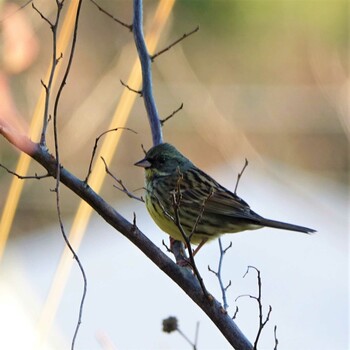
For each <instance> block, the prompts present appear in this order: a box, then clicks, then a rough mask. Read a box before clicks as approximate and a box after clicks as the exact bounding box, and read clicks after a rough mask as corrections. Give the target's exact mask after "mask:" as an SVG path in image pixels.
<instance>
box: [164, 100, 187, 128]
mask: <svg viewBox="0 0 350 350" xmlns="http://www.w3.org/2000/svg"><path fill="white" fill-rule="evenodd" d="M183 106H184V104H183V103H181V106H180V107H179V108H178V109H175V111H173V112H172V113H171V114H170V115H168V116H167V117H166V118H164V119H161V120H160V124H161V125H162V126H164V124H165V122H167V121H168V120H169V119H170V118H172V117H173V116H174V115H175V114H176V113H177V112H179V111H180V110H181V109H182V108H183Z"/></svg>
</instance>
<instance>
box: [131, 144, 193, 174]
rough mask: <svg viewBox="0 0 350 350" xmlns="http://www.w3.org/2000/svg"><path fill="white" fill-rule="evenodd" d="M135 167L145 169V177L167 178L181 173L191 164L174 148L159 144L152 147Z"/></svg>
mask: <svg viewBox="0 0 350 350" xmlns="http://www.w3.org/2000/svg"><path fill="white" fill-rule="evenodd" d="M135 165H136V166H140V167H143V168H145V171H146V176H147V177H152V176H168V175H172V174H174V173H175V172H176V171H180V172H183V171H185V170H186V169H187V168H188V167H190V166H191V165H192V163H191V162H190V161H189V160H188V159H187V158H186V157H184V156H183V155H182V154H181V153H180V152H179V151H178V150H177V149H176V148H175V147H174V146H172V145H170V144H169V143H161V144H160V145H157V146H154V147H152V148H151V149H150V150H149V151H148V152H147V153H146V155H145V158H143V159H141V160H140V161H138V162H137V163H135Z"/></svg>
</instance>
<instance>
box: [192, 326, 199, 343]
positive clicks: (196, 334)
mask: <svg viewBox="0 0 350 350" xmlns="http://www.w3.org/2000/svg"><path fill="white" fill-rule="evenodd" d="M198 335H199V321H197V323H196V332H195V334H194V346H193V349H197V344H198Z"/></svg>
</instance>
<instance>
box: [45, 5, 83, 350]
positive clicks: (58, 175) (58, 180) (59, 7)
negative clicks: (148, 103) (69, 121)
mask: <svg viewBox="0 0 350 350" xmlns="http://www.w3.org/2000/svg"><path fill="white" fill-rule="evenodd" d="M63 2H64V1H63V0H61V1H59V0H56V4H57V16H56V19H57V20H56V24H55V31H56V29H57V26H58V19H59V13H60V12H61V10H62V6H63ZM81 4H82V0H79V3H78V7H77V13H76V16H75V25H74V32H73V39H72V46H71V50H70V55H69V59H68V64H67V68H66V71H65V73H64V76H63V79H62V81H61V84H60V86H59V88H58V92H57V95H56V99H55V103H54V112H53V132H54V144H55V155H56V188H55V192H56V208H57V216H58V220H59V224H60V228H61V233H62V236H63V239H64V241H65V243H66V245H67V247H68V249H69V250H70V251H71V253H72V254H73V257H74V259H75V260H76V261H77V264H78V266H79V269H80V271H81V274H82V277H83V283H84V287H83V294H82V297H81V301H80V307H79V316H78V321H77V325H76V328H75V332H74V335H73V338H72V344H71V349H72V350H73V349H74V346H75V341H76V338H77V335H78V331H79V328H80V324H81V320H82V314H83V308H84V302H85V297H86V292H87V279H86V275H85V271H84V268H83V266H82V264H81V262H80V260H79V258H78V255H77V254H76V253H75V251H74V248H73V247H72V245H71V244H70V242H69V239H68V237H67V235H66V232H65V230H64V226H63V221H62V217H61V209H60V183H61V165H60V153H59V141H58V128H57V119H58V105H59V101H60V96H61V93H62V91H63V88H64V86H65V85H66V81H67V78H68V75H69V72H70V68H71V66H72V62H73V58H74V53H75V47H76V39H77V35H78V23H79V18H80V16H79V15H80V9H81ZM53 45H54V47H56V36H54V39H53ZM53 51H54V52H55V54H54V58H53V60H55V61H53V63H52V64H53V65H54V64H57V59H56V48H55V49H54V50H53ZM51 73H52V71H51ZM52 76H53V74H52ZM49 93H50V91H49ZM45 120H47V119H46V118H45ZM43 129H44V128H43ZM44 131H46V127H45V130H44ZM43 134H44V136H43V138H42V140H41V142H40V144H41V145H42V146H43V145H45V132H44V133H43Z"/></svg>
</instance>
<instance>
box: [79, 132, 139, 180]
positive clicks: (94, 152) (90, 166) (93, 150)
mask: <svg viewBox="0 0 350 350" xmlns="http://www.w3.org/2000/svg"><path fill="white" fill-rule="evenodd" d="M118 130H128V131H131V132H133V133H135V134H137V132H136V131H134V130H132V129H129V128H123V127H121V128H114V129H110V130H107V131H104V132H103V133H102V134H100V135H99V136H98V137H97V138H96V139H95V144H94V147H93V149H92V155H91V159H90V164H89V169H88V172H87V175H86V178H85V180H84V181H85V183H86V184H87V183H88V181H89V177H90V175H91V171H92V164H93V161H94V158H95V154H96V150H97V146H98V142H99V141H100V139H101V137H102V136H104V135H106V134H108V133H110V132H112V131H118Z"/></svg>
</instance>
